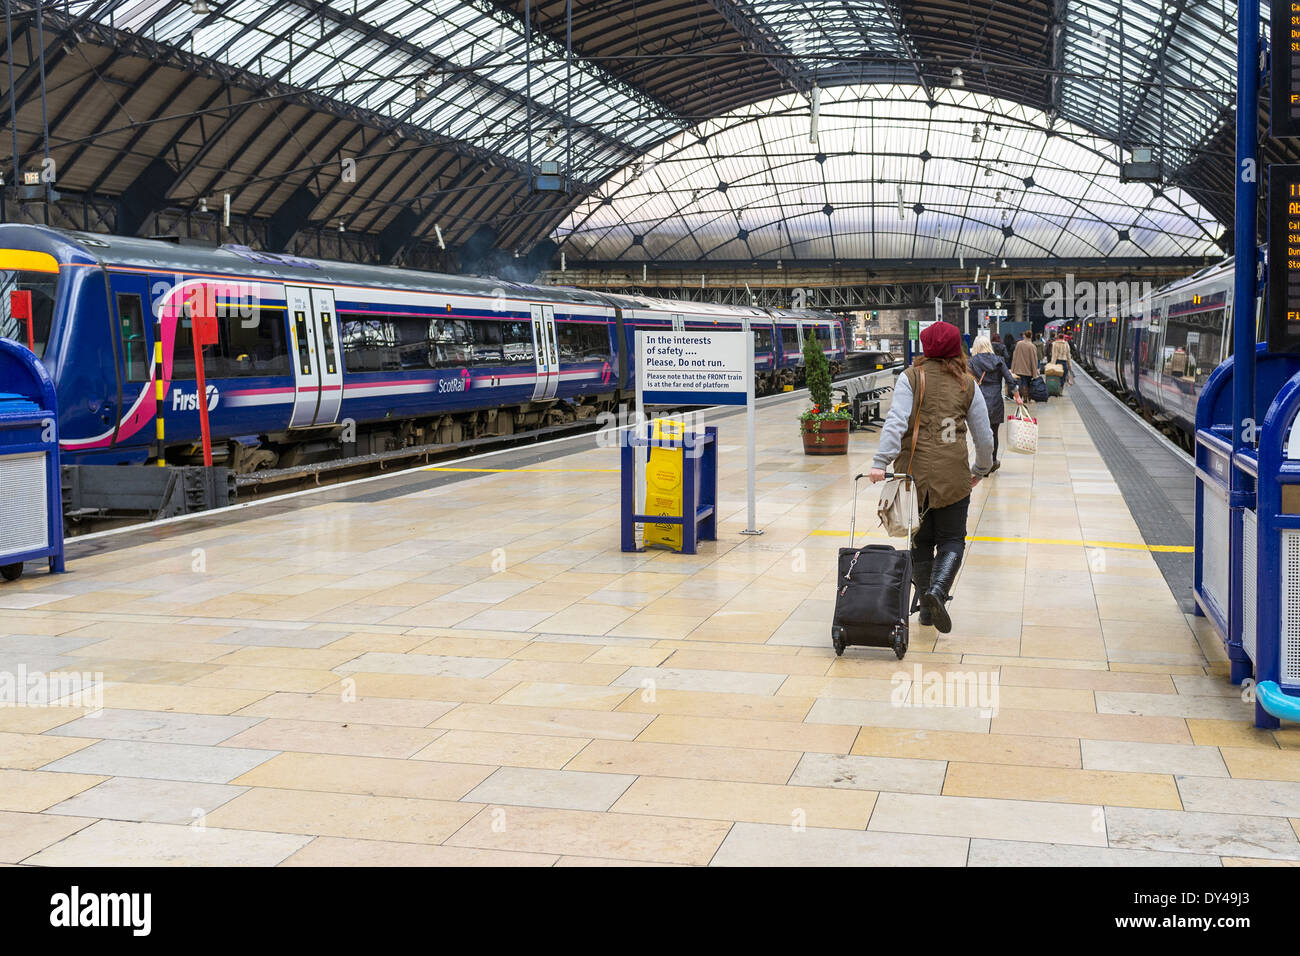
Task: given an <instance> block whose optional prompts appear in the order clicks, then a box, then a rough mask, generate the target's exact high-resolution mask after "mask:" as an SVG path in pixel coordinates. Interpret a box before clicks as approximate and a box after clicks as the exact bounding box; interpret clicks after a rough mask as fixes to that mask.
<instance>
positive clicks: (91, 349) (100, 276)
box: [0, 225, 151, 463]
mask: <svg viewBox="0 0 1300 956" xmlns="http://www.w3.org/2000/svg"><path fill="white" fill-rule="evenodd" d="M28 300H30V317H27V316H24V315H23V313H24V312H26V311H27V302H28ZM15 306H17V311H15ZM110 308H112V306H111V304H110V296H109V290H108V287H107V285H106V273H105V271H104V270H103V268H102V267H101V266H100V264H99V263H98V262H97V261H96V260H95V259H94V258H92V257H90V256H88V255H87V254H86V253H85V252H84V251H83V250H81V249H78V248H77V247H76V246H75V245H73V244H72V243H70V242H68V241H67V240H66V239H65V238H64V237H63V236H62V235H60V234H59V233H57V232H54V231H53V230H49V229H44V228H41V227H33V226H19V225H7V226H5V225H0V335H3V336H4V337H5V338H10V339H13V340H14V341H16V342H18V343H19V344H21V345H23V346H24V347H30V348H31V349H32V351H34V352H35V353H36V355H37V356H38V357H39V358H40V359H41V361H42V362H43V363H44V365H45V367H46V369H47V370H48V371H49V373H50V377H51V379H53V381H54V382H55V385H56V388H57V393H58V399H59V434H60V440H61V444H62V446H63V448H64V451H65V457H64V461H65V463H75V462H76V460H77V458H76V451H77V450H78V449H80V448H82V447H95V448H100V449H104V452H103V453H102V454H103V460H104V461H105V463H111V462H116V461H129V460H133V459H134V458H135V457H137V456H135V455H134V453H133V452H131V451H130V450H129V449H125V448H123V447H122V445H121V435H120V433H119V432H120V429H119V428H118V422H119V421H120V418H121V415H122V412H123V409H124V405H125V403H126V401H127V400H128V396H129V394H130V384H129V383H130V380H132V379H133V378H136V377H138V376H139V374H140V369H141V362H140V359H141V358H142V357H144V358H145V361H144V363H143V367H144V368H146V369H147V367H148V364H149V363H148V360H147V356H148V352H149V349H150V348H151V339H150V337H149V334H148V331H147V330H145V329H144V328H143V325H144V323H143V321H140V320H137V317H136V316H134V315H133V314H132V313H130V312H129V311H128V312H126V313H124V314H123V315H121V316H118V315H117V314H116V310H115V309H114V311H113V313H112V314H111V317H110V311H109V310H110ZM69 451H71V452H72V454H71V455H69V454H67V453H68V452H69Z"/></svg>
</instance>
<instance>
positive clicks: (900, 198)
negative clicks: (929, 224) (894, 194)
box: [898, 186, 907, 219]
mask: <svg viewBox="0 0 1300 956" xmlns="http://www.w3.org/2000/svg"><path fill="white" fill-rule="evenodd" d="M898 218H899V219H906V218H907V212H906V208H905V207H904V205H903V187H902V186H899V187H898Z"/></svg>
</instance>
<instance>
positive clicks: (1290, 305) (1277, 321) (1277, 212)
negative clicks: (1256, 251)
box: [1268, 166, 1300, 352]
mask: <svg viewBox="0 0 1300 956" xmlns="http://www.w3.org/2000/svg"><path fill="white" fill-rule="evenodd" d="M1268 350H1269V351H1270V352H1300V166H1270V167H1269V168H1268Z"/></svg>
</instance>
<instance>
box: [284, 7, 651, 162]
mask: <svg viewBox="0 0 1300 956" xmlns="http://www.w3.org/2000/svg"><path fill="white" fill-rule="evenodd" d="M298 2H299V3H302V4H303V5H304V6H306V7H307V8H308V9H309V10H311V11H312V12H314V13H315V14H316V15H317V16H319V17H321V18H322V19H329V20H332V21H334V22H335V23H339V24H342V25H343V26H346V27H349V28H351V29H354V30H357V31H359V32H362V33H365V32H368V31H371V30H373V29H374V28H373V25H372V24H369V23H366V22H365V21H364V20H362V19H360V18H359V17H355V16H353V15H352V14H350V13H345V12H343V11H341V10H337V9H335V8H334V7H332V6H330V5H329V4H328V3H321V2H319V0H298ZM371 39H374V40H378V41H380V42H382V43H384V44H385V45H387V46H388V47H389V49H391V50H393V51H395V52H402V53H405V54H407V55H409V56H410V57H411V59H412V60H420V61H423V63H427V64H429V67H430V71H431V72H432V71H437V70H442V71H447V72H455V73H457V74H459V75H460V76H463V77H464V78H465V79H466V81H467V82H469V83H471V84H473V85H475V86H480V87H482V88H483V89H485V90H488V91H490V92H492V93H494V94H496V95H497V96H500V97H503V98H505V99H506V100H508V101H510V102H514V103H517V104H519V105H520V106H526V105H528V103H529V98H528V97H527V96H526V95H525V94H524V93H523V92H521V91H520V90H516V89H512V88H511V87H509V86H506V85H505V84H504V83H499V82H497V81H496V80H492V79H489V78H488V77H486V76H483V75H481V74H480V73H477V72H475V71H473V70H470V71H464V70H463V68H462V67H461V66H460V65H459V64H457V63H454V62H452V61H451V60H448V59H446V58H445V57H441V56H439V55H437V54H436V53H434V52H433V51H431V50H429V49H427V48H426V47H422V46H419V45H418V44H415V43H411V42H410V41H409V40H404V39H402V38H401V37H399V36H397V35H396V34H393V33H389V32H388V31H387V30H384V29H381V30H377V31H375V32H373V33H372V35H371ZM319 42H320V41H319V40H318V41H317V42H316V43H315V44H313V45H312V46H311V47H310V49H312V50H315V49H316V47H317V46H318V45H319ZM531 106H532V109H533V110H534V111H535V112H536V113H537V114H538V115H539V116H542V117H549V119H550V120H551V121H552V122H555V123H559V124H561V125H565V124H567V123H571V122H572V117H570V116H567V115H566V114H565V113H562V112H561V111H559V110H557V109H554V108H553V107H550V106H547V105H546V104H544V103H540V102H538V101H537V100H533V101H532V104H531ZM586 132H587V133H588V134H589V135H591V136H593V137H595V138H596V139H599V140H600V141H601V142H603V143H605V144H606V145H607V146H609V147H610V148H612V149H615V150H617V151H618V152H621V153H622V154H623V155H625V156H628V157H629V158H631V157H634V156H639V155H640V154H641V150H640V149H639V148H638V147H636V146H633V145H632V144H631V143H627V142H624V141H623V140H621V139H617V138H615V137H613V136H610V135H609V134H607V133H605V132H603V131H601V130H599V129H595V128H590V127H589V128H587V130H586Z"/></svg>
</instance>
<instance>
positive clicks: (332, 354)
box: [320, 312, 339, 375]
mask: <svg viewBox="0 0 1300 956" xmlns="http://www.w3.org/2000/svg"><path fill="white" fill-rule="evenodd" d="M320 334H321V337H322V338H323V339H324V340H325V372H326V374H329V375H333V374H334V373H335V372H337V371H338V368H339V357H338V352H337V351H336V350H335V348H334V316H332V315H330V314H329V313H328V312H322V313H321V314H320Z"/></svg>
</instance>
